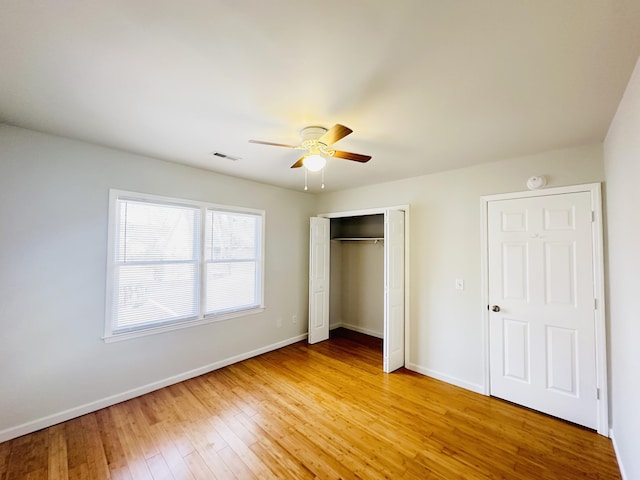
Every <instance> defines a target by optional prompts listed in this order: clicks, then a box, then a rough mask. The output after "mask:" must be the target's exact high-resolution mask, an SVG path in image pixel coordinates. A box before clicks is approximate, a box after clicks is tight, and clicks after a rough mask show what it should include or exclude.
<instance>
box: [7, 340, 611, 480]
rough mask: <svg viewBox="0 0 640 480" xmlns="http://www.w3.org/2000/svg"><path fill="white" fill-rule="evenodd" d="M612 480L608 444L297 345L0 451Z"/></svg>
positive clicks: (415, 377)
mask: <svg viewBox="0 0 640 480" xmlns="http://www.w3.org/2000/svg"><path fill="white" fill-rule="evenodd" d="M16 478H20V479H23V478H24V479H46V478H50V479H66V478H71V479H85V478H86V479H108V478H113V479H125V478H126V479H135V480H140V479H172V478H176V479H183V478H185V479H186V478H188V479H193V478H196V479H214V478H238V479H243V480H244V479H251V478H277V479H281V478H282V479H287V478H288V479H295V480H299V479H307V478H318V479H338V478H343V479H350V478H362V479H379V478H390V479H467V480H468V479H486V478H505V479H562V480H570V479H574V478H575V479H577V478H580V479H619V478H620V476H619V473H618V469H617V465H616V460H615V457H614V454H613V451H612V447H611V442H610V441H609V440H608V439H606V438H603V437H601V436H599V435H597V434H596V433H594V432H591V431H588V430H585V429H582V428H579V427H577V426H575V425H571V424H568V423H564V422H562V421H559V420H556V419H553V418H550V417H547V416H544V415H541V414H537V413H535V412H532V411H529V410H526V409H523V408H520V407H516V406H514V405H511V404H509V403H506V402H502V401H500V400H496V399H493V398H487V397H484V396H482V395H478V394H474V393H472V392H468V391H466V390H463V389H460V388H457V387H454V386H451V385H448V384H445V383H442V382H439V381H437V380H433V379H430V378H427V377H424V376H421V375H419V374H415V373H412V372H409V371H407V370H404V369H403V370H400V371H398V372H395V373H393V374H390V375H385V374H383V373H382V371H381V353H380V351H379V346H377V345H375V344H373V345H372V344H368V345H365V344H363V343H359V342H357V341H353V340H352V339H348V338H334V339H332V340H330V341H328V342H323V343H321V344H318V345H313V346H309V345H307V344H306V343H304V342H301V343H297V344H295V345H292V346H289V347H286V348H283V349H281V350H278V351H275V352H271V353H268V354H265V355H262V356H260V357H257V358H253V359H250V360H247V361H244V362H241V363H238V364H235V365H232V366H230V367H227V368H224V369H221V370H217V371H215V372H212V373H210V374H208V375H203V376H201V377H198V378H194V379H192V380H189V381H186V382H183V383H180V384H177V385H174V386H171V387H168V388H165V389H162V390H159V391H156V392H153V393H150V394H148V395H145V396H143V397H139V398H136V399H133V400H130V401H128V402H124V403H121V404H118V405H115V406H113V407H110V408H106V409H104V410H100V411H98V412H95V413H92V414H89V415H85V416H83V417H81V418H77V419H75V420H71V421H69V422H65V423H63V424H60V425H56V426H54V427H51V428H47V429H44V430H41V431H39V432H36V433H33V434H30V435H26V436H23V437H20V438H17V439H15V440H12V441H9V442H5V443H2V444H0V480H9V479H16Z"/></svg>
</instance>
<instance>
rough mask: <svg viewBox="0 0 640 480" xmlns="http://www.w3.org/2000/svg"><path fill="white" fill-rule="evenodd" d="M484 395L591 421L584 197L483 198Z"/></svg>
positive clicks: (593, 396)
mask: <svg viewBox="0 0 640 480" xmlns="http://www.w3.org/2000/svg"><path fill="white" fill-rule="evenodd" d="M488 248H489V301H490V307H491V312H490V313H489V322H490V326H489V345H490V346H489V349H490V376H491V395H494V396H496V397H500V398H503V399H505V400H509V401H511V402H514V403H518V404H520V405H524V406H526V407H529V408H533V409H535V410H539V411H541V412H545V413H548V414H550V415H553V416H556V417H559V418H563V419H565V420H569V421H571V422H574V423H578V424H580V425H584V426H586V427H589V428H594V429H595V428H596V427H597V419H598V416H597V415H598V412H597V391H596V356H595V355H596V348H595V305H594V266H593V237H592V213H591V195H590V194H589V193H588V192H580V193H568V194H560V195H547V196H540V197H531V198H520V199H512V200H498V201H490V202H489V204H488Z"/></svg>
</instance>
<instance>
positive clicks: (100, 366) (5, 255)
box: [0, 125, 315, 441]
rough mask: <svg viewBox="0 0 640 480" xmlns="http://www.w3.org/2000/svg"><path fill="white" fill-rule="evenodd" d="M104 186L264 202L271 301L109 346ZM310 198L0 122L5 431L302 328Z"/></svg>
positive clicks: (0, 356)
mask: <svg viewBox="0 0 640 480" xmlns="http://www.w3.org/2000/svg"><path fill="white" fill-rule="evenodd" d="M109 188H117V189H122V190H131V191H136V192H145V193H152V194H157V195H166V196H171V197H178V198H187V199H196V200H202V201H206V202H212V203H219V204H229V205H236V206H242V207H252V208H259V209H264V210H266V266H265V267H266V272H265V306H266V310H265V311H264V312H263V313H261V314H257V315H252V316H246V317H241V318H235V319H231V320H227V321H224V322H218V323H213V324H208V325H203V326H196V327H191V328H186V329H182V330H177V331H172V332H166V333H161V334H156V335H150V336H146V337H142V338H134V339H130V340H125V341H120V342H115V343H109V344H106V343H104V342H103V340H102V339H101V336H102V335H103V328H104V306H105V271H106V270H105V268H106V252H107V243H106V242H107V211H108V204H107V202H108V191H109ZM314 207H315V198H314V196H313V195H308V194H304V193H298V192H294V191H290V190H285V189H281V188H276V187H271V186H267V185H263V184H259V183H255V182H250V181H245V180H240V179H235V178H230V177H226V176H222V175H217V174H214V173H212V172H206V171H203V170H199V169H194V168H190V167H186V166H182V165H177V164H173V163H169V162H163V161H159V160H155V159H151V158H145V157H141V156H136V155H131V154H127V153H123V152H119V151H115V150H111V149H107V148H101V147H98V146H94V145H90V144H87V143H82V142H77V141H73V140H68V139H64V138H60V137H54V136H50V135H44V134H40V133H36V132H32V131H29V130H24V129H19V128H15V127H10V126H6V125H0V265H1V268H0V295H1V297H0V441H2V440H3V439H7V438H9V437H12V436H15V434H16V433H18V434H20V433H24V432H25V431H28V430H30V429H31V430H33V428H35V427H38V426H42V425H45V424H47V423H51V422H52V421H59V420H61V419H63V418H64V417H68V416H74V414H78V413H83V410H91V409H95V407H99V406H102V405H103V404H104V403H105V402H106V403H109V402H111V403H112V402H113V401H118V400H121V399H122V398H123V394H124V397H126V396H127V395H128V396H131V395H133V394H137V393H140V392H141V391H143V390H144V388H142V387H144V386H149V385H151V387H153V386H155V387H157V386H158V385H159V384H161V383H162V382H163V381H165V380H167V379H169V380H171V379H174V380H175V379H176V378H179V377H180V376H183V375H185V374H188V373H189V372H192V373H193V372H199V371H202V370H203V369H204V370H206V369H207V368H208V367H211V366H214V365H217V364H219V362H223V361H225V360H226V359H232V358H234V357H235V356H239V355H240V356H241V355H243V354H246V353H247V352H252V351H255V350H258V349H264V348H265V347H269V346H273V345H277V344H280V343H282V342H284V343H286V342H287V341H290V340H291V339H295V338H296V337H299V336H300V335H302V334H304V333H306V331H307V325H306V318H307V305H308V303H307V285H308V282H307V271H308V270H307V269H308V241H309V240H308V239H309V234H308V223H309V216H311V215H312V214H313V213H314V211H315V208H314ZM294 314H295V315H297V317H298V319H299V320H298V322H297V323H296V324H293V323H292V321H291V318H292V315H294ZM280 318H281V319H282V320H283V321H282V327H278V326H277V323H278V319H280ZM141 388H142V390H141ZM127 392H129V393H128V394H127ZM65 411H68V412H67V413H65Z"/></svg>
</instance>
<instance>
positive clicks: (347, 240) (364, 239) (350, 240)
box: [331, 237, 384, 243]
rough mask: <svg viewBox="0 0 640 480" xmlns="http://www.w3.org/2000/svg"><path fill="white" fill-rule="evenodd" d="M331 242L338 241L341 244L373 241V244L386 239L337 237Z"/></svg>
mask: <svg viewBox="0 0 640 480" xmlns="http://www.w3.org/2000/svg"><path fill="white" fill-rule="evenodd" d="M331 240H338V241H340V242H363V241H372V242H376V243H377V242H382V241H384V237H336V238H332V239H331Z"/></svg>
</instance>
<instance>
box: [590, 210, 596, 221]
mask: <svg viewBox="0 0 640 480" xmlns="http://www.w3.org/2000/svg"><path fill="white" fill-rule="evenodd" d="M591 221H592V222H595V221H596V212H595V210H591Z"/></svg>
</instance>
